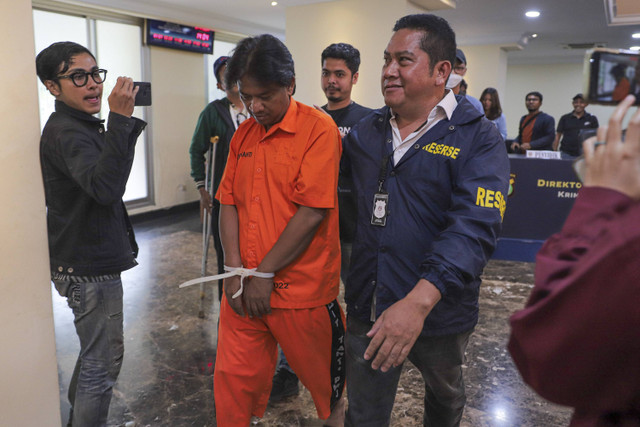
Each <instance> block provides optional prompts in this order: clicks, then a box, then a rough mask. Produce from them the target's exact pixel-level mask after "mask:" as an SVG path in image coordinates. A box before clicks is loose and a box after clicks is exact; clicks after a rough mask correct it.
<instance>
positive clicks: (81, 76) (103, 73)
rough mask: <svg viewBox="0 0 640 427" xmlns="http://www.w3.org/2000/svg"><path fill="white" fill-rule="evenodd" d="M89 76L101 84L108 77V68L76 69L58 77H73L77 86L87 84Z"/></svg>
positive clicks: (72, 79)
mask: <svg viewBox="0 0 640 427" xmlns="http://www.w3.org/2000/svg"><path fill="white" fill-rule="evenodd" d="M89 76H91V78H92V79H93V81H94V82H96V83H98V84H100V83H103V82H104V80H105V79H106V78H107V70H103V69H101V68H100V69H97V70H91V71H74V72H73V73H71V74H66V75H63V76H58V77H57V78H58V79H71V81H72V82H73V84H74V85H75V86H77V87H82V86H85V85H86V84H87V82H88V81H89Z"/></svg>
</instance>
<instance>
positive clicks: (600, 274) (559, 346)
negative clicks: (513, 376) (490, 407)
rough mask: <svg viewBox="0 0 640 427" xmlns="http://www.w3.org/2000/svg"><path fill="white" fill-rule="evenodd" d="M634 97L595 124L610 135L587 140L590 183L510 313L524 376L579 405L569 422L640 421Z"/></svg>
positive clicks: (638, 158)
mask: <svg viewBox="0 0 640 427" xmlns="http://www.w3.org/2000/svg"><path fill="white" fill-rule="evenodd" d="M633 101H634V97H633V96H627V97H626V98H625V99H624V100H623V101H622V103H621V104H620V105H619V106H618V107H617V108H616V110H615V112H614V113H613V115H612V116H611V119H610V120H609V127H608V129H606V128H604V129H603V128H600V129H598V140H600V141H603V140H606V144H603V143H600V142H595V141H596V138H591V139H589V140H587V141H586V142H585V144H584V153H585V174H584V175H585V176H584V187H583V188H582V189H581V190H580V193H579V195H578V198H577V199H576V202H575V204H574V207H573V209H572V211H571V213H570V215H569V217H568V218H567V221H566V223H565V224H564V227H563V228H562V231H561V232H560V233H558V234H556V235H554V236H552V237H551V238H549V239H548V240H547V241H546V242H545V244H544V245H543V247H542V249H541V250H540V252H539V253H538V256H537V259H536V273H535V287H534V289H533V291H532V293H531V296H530V297H529V301H528V302H527V305H526V307H525V308H524V309H523V310H521V311H519V312H517V313H515V314H514V315H513V316H512V317H511V319H510V321H511V338H510V341H509V351H510V353H511V356H512V357H513V360H514V362H515V364H516V366H517V367H518V369H519V370H520V373H521V374H522V377H523V379H524V381H525V382H526V383H527V384H529V385H530V386H531V387H532V388H533V389H534V390H535V391H536V392H537V393H539V394H540V395H541V396H542V397H544V398H545V399H548V400H550V401H552V402H555V403H559V404H561V405H567V406H571V407H573V408H574V409H575V412H574V414H573V418H572V420H571V425H572V426H640V281H639V279H638V278H640V259H639V258H640V111H639V112H636V113H635V114H634V116H633V118H632V119H631V121H630V122H629V127H628V129H627V132H626V141H625V142H624V143H623V142H622V138H621V135H622V131H621V128H622V125H621V124H622V120H623V118H624V116H625V114H626V112H627V110H628V109H629V107H630V106H631V104H632V103H633ZM605 136H606V137H605Z"/></svg>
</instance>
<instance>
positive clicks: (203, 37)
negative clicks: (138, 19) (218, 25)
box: [144, 19, 215, 55]
mask: <svg viewBox="0 0 640 427" xmlns="http://www.w3.org/2000/svg"><path fill="white" fill-rule="evenodd" d="M214 34H215V33H214V31H213V30H209V29H208V28H200V27H190V26H188V25H181V24H174V23H171V22H165V21H156V20H155V19H146V20H145V31H144V35H145V42H146V43H147V44H148V45H152V46H162V47H169V48H171V49H179V50H186V51H189V52H198V53H207V54H209V55H211V54H213V37H214Z"/></svg>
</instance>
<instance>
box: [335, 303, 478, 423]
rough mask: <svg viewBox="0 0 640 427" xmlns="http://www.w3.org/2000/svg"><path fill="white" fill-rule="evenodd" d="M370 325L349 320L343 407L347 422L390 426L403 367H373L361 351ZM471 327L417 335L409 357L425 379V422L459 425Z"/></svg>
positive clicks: (463, 403)
mask: <svg viewBox="0 0 640 427" xmlns="http://www.w3.org/2000/svg"><path fill="white" fill-rule="evenodd" d="M371 326H372V324H371V323H368V322H362V321H360V320H358V319H355V318H353V316H351V317H349V318H348V319H347V338H346V353H347V354H346V360H347V398H348V402H349V407H348V410H347V415H346V420H345V425H346V426H353V427H373V426H388V425H389V422H390V419H391V410H392V409H393V403H394V401H395V397H396V390H397V388H398V381H399V379H400V373H401V372H402V366H398V367H396V368H391V369H390V370H389V371H387V372H382V371H380V370H373V369H371V360H369V361H367V360H364V352H365V350H366V348H367V346H368V345H369V342H370V341H371V339H370V338H368V337H367V336H366V333H367V332H368V331H369V330H370V329H371ZM472 332H473V331H467V332H463V333H460V334H455V335H446V336H442V337H419V338H418V340H417V341H416V343H415V344H414V346H413V348H412V349H411V352H410V353H409V356H408V358H409V360H410V361H411V363H413V364H414V365H415V366H416V368H418V370H419V371H420V373H421V374H422V378H423V379H424V383H425V397H424V416H423V423H424V426H428V427H454V426H458V425H459V424H460V420H461V418H462V411H463V409H464V405H465V402H466V395H465V389H464V382H463V379H462V364H463V362H464V352H465V349H466V347H467V343H468V341H469V336H470V335H471V333H472Z"/></svg>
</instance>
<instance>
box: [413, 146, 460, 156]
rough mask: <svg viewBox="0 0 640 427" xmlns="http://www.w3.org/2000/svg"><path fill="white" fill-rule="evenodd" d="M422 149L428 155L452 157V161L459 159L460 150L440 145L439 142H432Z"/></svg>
mask: <svg viewBox="0 0 640 427" xmlns="http://www.w3.org/2000/svg"><path fill="white" fill-rule="evenodd" d="M422 149H423V150H424V151H426V152H427V153H431V154H438V155H440V156H445V157H451V158H452V159H457V158H458V154H460V148H456V147H452V146H450V145H446V144H438V143H437V142H431V143H429V144H427V145H425V146H424V147H422Z"/></svg>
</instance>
